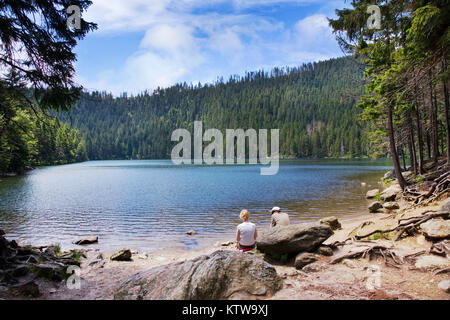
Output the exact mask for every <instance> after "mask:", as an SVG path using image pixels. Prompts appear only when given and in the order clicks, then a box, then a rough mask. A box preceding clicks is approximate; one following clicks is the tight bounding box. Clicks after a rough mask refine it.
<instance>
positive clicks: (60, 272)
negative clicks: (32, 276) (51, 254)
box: [31, 263, 66, 281]
mask: <svg viewBox="0 0 450 320" xmlns="http://www.w3.org/2000/svg"><path fill="white" fill-rule="evenodd" d="M31 270H32V271H33V272H34V273H36V274H37V275H38V276H40V277H43V278H46V279H50V280H54V281H61V280H63V279H64V277H65V276H66V273H65V271H66V268H65V266H64V265H57V264H52V263H39V264H33V265H32V266H31Z"/></svg>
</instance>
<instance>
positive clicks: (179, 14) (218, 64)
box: [75, 0, 348, 95]
mask: <svg viewBox="0 0 450 320" xmlns="http://www.w3.org/2000/svg"><path fill="white" fill-rule="evenodd" d="M93 2H94V3H93V5H92V6H91V7H90V8H89V9H88V11H87V12H86V13H85V19H87V20H88V21H93V22H96V23H97V24H98V25H99V28H98V30H96V31H95V32H93V33H91V34H89V35H88V36H87V37H86V38H85V39H84V40H82V41H81V42H79V44H78V46H77V48H76V50H75V52H76V53H77V58H78V61H77V63H76V69H77V81H78V83H80V84H81V85H83V86H84V87H85V88H86V89H87V90H106V91H108V92H112V93H114V94H115V95H119V94H120V93H121V92H123V91H127V92H129V93H134V94H136V93H138V92H141V91H143V90H146V89H148V90H150V91H152V90H153V89H155V88H157V87H158V86H160V87H167V86H170V85H172V84H175V83H178V82H187V83H198V82H202V83H205V82H212V81H214V80H216V79H217V77H221V76H222V77H224V78H225V79H227V78H228V77H229V76H230V75H234V74H239V75H242V74H243V73H244V72H245V71H254V70H259V69H265V70H270V69H271V68H272V67H276V66H278V67H282V66H296V65H299V64H301V63H303V62H311V61H318V60H325V59H329V58H332V57H338V56H342V53H341V51H340V50H339V48H338V46H337V44H336V41H335V39H334V36H333V35H332V33H331V30H330V28H329V26H328V23H327V17H333V16H334V10H335V9H336V8H343V7H345V6H348V2H347V4H346V3H345V1H344V0H336V1H334V0H332V1H324V0H93Z"/></svg>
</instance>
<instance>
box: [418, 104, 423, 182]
mask: <svg viewBox="0 0 450 320" xmlns="http://www.w3.org/2000/svg"><path fill="white" fill-rule="evenodd" d="M416 125H417V140H418V141H417V146H418V147H419V174H423V140H422V124H421V123H420V111H419V105H418V104H417V103H416Z"/></svg>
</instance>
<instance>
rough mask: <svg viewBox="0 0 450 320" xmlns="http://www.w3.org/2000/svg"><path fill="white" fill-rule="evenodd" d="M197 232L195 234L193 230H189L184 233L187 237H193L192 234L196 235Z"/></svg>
mask: <svg viewBox="0 0 450 320" xmlns="http://www.w3.org/2000/svg"><path fill="white" fill-rule="evenodd" d="M196 233H197V232H195V230H189V231H187V232H186V234H187V235H190V236H193V235H194V234H196Z"/></svg>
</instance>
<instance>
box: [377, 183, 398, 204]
mask: <svg viewBox="0 0 450 320" xmlns="http://www.w3.org/2000/svg"><path fill="white" fill-rule="evenodd" d="M402 191H403V190H402V188H401V187H400V186H399V185H398V184H393V185H392V186H390V187H389V188H387V189H386V190H384V191H383V192H382V193H381V195H380V199H381V200H383V201H386V202H389V201H394V200H395V198H397V194H399V193H401V192H402Z"/></svg>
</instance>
